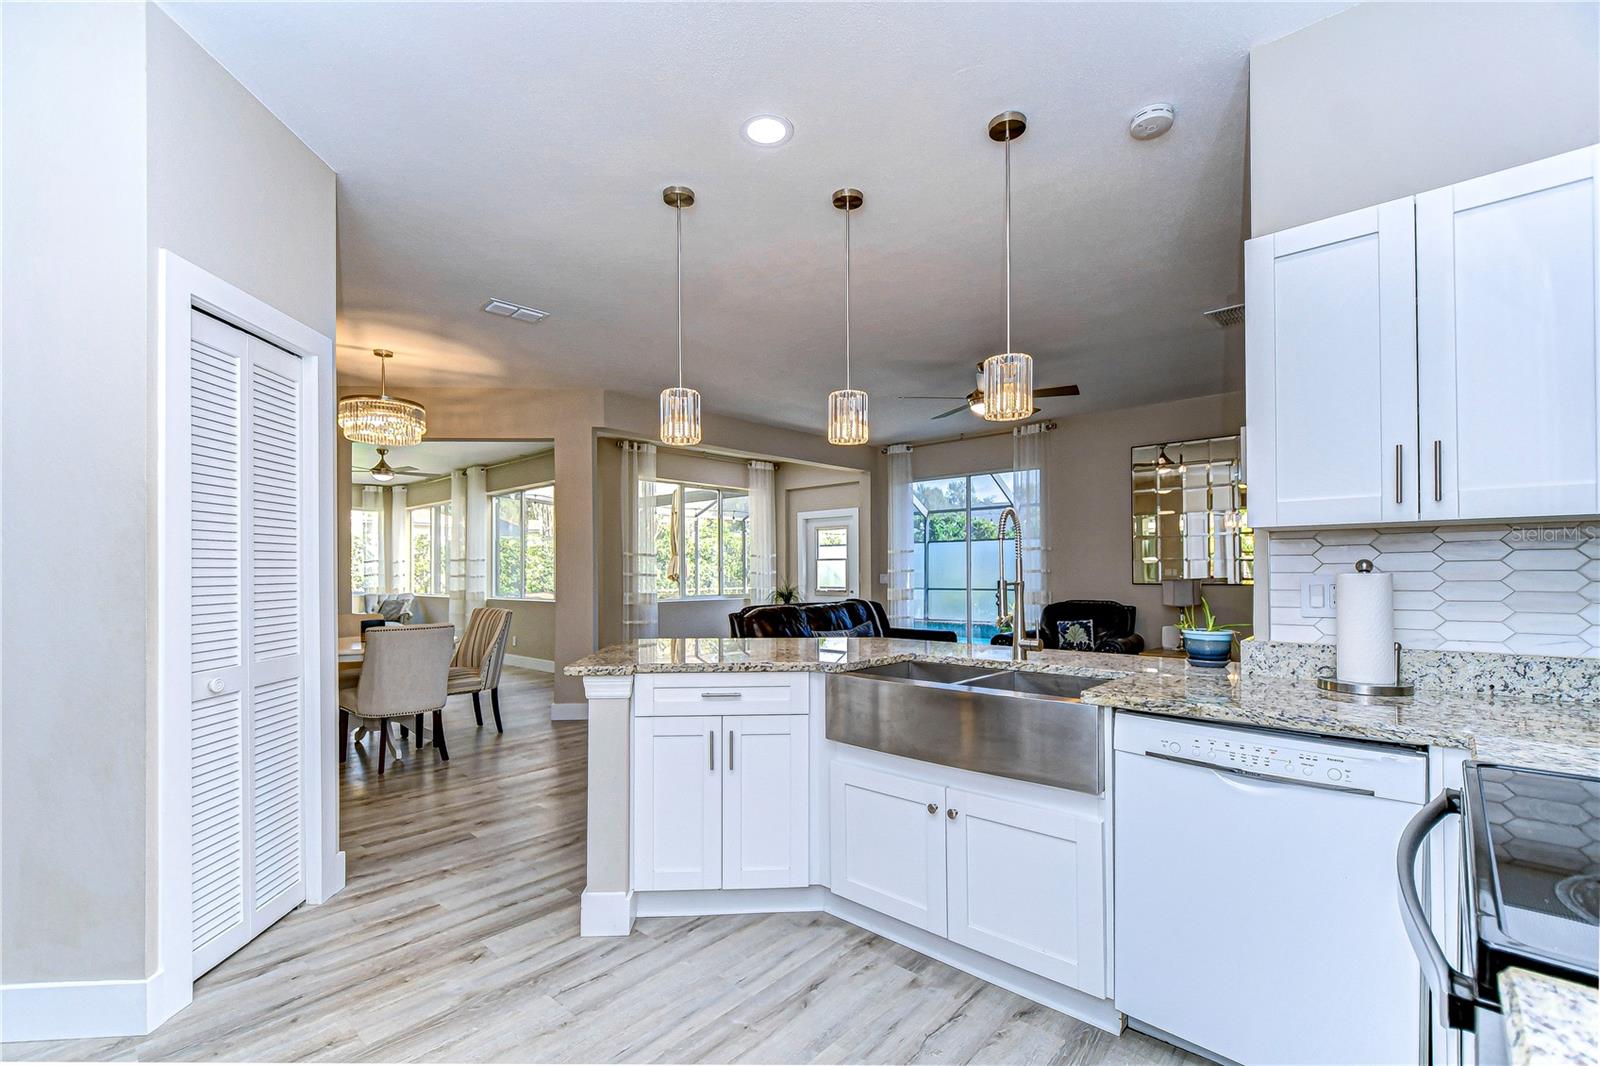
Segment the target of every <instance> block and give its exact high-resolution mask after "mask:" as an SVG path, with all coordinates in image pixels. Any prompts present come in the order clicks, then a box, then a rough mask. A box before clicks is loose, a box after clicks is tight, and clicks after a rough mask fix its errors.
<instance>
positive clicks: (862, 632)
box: [811, 621, 874, 637]
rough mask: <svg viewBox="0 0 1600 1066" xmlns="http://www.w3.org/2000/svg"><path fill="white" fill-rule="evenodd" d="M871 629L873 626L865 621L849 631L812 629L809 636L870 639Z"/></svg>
mask: <svg viewBox="0 0 1600 1066" xmlns="http://www.w3.org/2000/svg"><path fill="white" fill-rule="evenodd" d="M873 628H874V627H873V624H872V623H871V622H870V621H867V622H862V623H861V624H860V625H858V626H851V627H850V628H849V629H813V630H812V631H811V635H812V636H814V637H870V636H872V635H873V632H872V630H873Z"/></svg>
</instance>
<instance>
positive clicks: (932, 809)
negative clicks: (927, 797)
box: [928, 803, 939, 814]
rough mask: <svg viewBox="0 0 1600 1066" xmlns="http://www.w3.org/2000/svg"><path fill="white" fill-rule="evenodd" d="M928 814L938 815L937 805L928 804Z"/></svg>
mask: <svg viewBox="0 0 1600 1066" xmlns="http://www.w3.org/2000/svg"><path fill="white" fill-rule="evenodd" d="M928 813H929V814H938V813H939V805H938V804H937V803H930V804H928Z"/></svg>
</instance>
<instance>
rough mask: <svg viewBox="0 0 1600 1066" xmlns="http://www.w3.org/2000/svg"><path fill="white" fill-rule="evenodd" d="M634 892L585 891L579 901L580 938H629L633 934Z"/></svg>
mask: <svg viewBox="0 0 1600 1066" xmlns="http://www.w3.org/2000/svg"><path fill="white" fill-rule="evenodd" d="M633 907H634V894H633V893H632V892H591V891H590V890H589V889H587V888H586V889H584V890H583V895H582V896H581V897H579V899H578V935H579V936H627V935H628V934H629V933H631V932H633V914H634V911H633Z"/></svg>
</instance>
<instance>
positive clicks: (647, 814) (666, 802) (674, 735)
mask: <svg viewBox="0 0 1600 1066" xmlns="http://www.w3.org/2000/svg"><path fill="white" fill-rule="evenodd" d="M721 724H722V719H721V718H717V717H706V718H636V719H634V722H633V887H634V888H635V889H637V890H640V891H651V890H666V889H684V888H721V887H722V778H721V772H722V771H721V766H722V759H721V755H720V752H719V751H718V750H717V749H718V746H719V738H718V733H719V727H720V726H721Z"/></svg>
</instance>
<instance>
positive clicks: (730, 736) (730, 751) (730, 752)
mask: <svg viewBox="0 0 1600 1066" xmlns="http://www.w3.org/2000/svg"><path fill="white" fill-rule="evenodd" d="M728 773H730V774H731V773H733V730H731V729H730V730H728Z"/></svg>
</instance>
